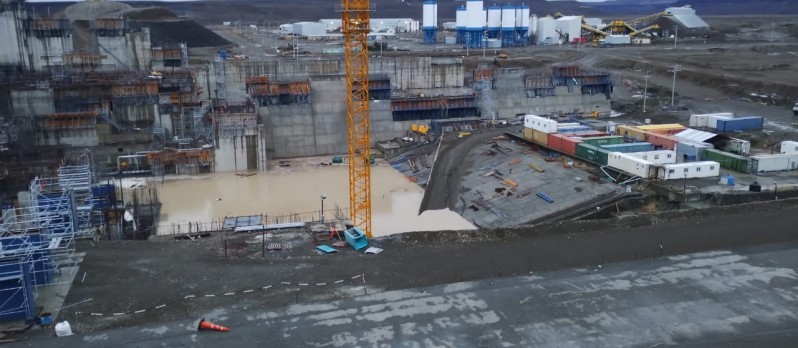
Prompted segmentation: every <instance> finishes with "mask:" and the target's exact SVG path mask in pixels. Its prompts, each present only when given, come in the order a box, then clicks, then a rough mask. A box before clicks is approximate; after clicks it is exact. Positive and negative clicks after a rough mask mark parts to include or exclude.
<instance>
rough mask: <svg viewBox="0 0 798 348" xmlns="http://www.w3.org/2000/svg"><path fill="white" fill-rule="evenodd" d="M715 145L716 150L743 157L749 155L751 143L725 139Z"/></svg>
mask: <svg viewBox="0 0 798 348" xmlns="http://www.w3.org/2000/svg"><path fill="white" fill-rule="evenodd" d="M716 145H718V147H717V148H718V149H720V150H723V151H726V152H731V153H736V154H738V155H743V156H747V155H750V154H751V142H750V141H748V140H742V139H736V138H726V139H721V140H720V141H718V142H717V143H716Z"/></svg>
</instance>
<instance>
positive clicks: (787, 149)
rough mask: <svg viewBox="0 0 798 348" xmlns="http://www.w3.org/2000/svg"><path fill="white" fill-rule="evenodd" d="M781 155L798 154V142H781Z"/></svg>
mask: <svg viewBox="0 0 798 348" xmlns="http://www.w3.org/2000/svg"><path fill="white" fill-rule="evenodd" d="M780 152H781V153H798V141H791V140H785V141H782V142H781V151H780Z"/></svg>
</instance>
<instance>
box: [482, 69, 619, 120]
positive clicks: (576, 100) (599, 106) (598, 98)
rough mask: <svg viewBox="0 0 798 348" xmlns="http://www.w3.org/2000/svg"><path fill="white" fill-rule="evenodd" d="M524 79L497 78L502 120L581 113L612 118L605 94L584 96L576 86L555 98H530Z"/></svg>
mask: <svg viewBox="0 0 798 348" xmlns="http://www.w3.org/2000/svg"><path fill="white" fill-rule="evenodd" d="M523 79H524V76H523V74H521V73H514V74H500V75H498V76H497V78H496V89H495V90H494V91H493V93H494V95H496V100H495V105H496V111H497V113H498V116H499V118H512V117H514V116H515V115H523V114H535V115H551V114H561V115H564V114H570V113H573V112H574V110H579V113H580V114H583V115H584V114H589V113H592V112H593V111H598V112H599V113H600V114H601V115H608V114H609V113H610V111H611V109H610V100H609V99H607V98H606V97H605V96H604V95H603V94H597V95H586V94H582V92H581V88H580V86H575V87H574V89H573V92H569V91H568V87H565V86H560V87H556V89H555V94H556V95H555V96H551V97H535V98H529V97H527V94H526V90H525V88H524V80H523Z"/></svg>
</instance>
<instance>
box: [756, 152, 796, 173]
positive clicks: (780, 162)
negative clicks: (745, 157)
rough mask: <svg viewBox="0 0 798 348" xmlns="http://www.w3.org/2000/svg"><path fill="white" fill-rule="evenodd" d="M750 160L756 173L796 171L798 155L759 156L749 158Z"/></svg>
mask: <svg viewBox="0 0 798 348" xmlns="http://www.w3.org/2000/svg"><path fill="white" fill-rule="evenodd" d="M751 158H752V159H753V160H754V171H755V172H756V173H764V172H780V171H783V170H796V169H798V154H792V153H788V154H778V155H761V156H751Z"/></svg>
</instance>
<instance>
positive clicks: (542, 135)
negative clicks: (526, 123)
mask: <svg viewBox="0 0 798 348" xmlns="http://www.w3.org/2000/svg"><path fill="white" fill-rule="evenodd" d="M532 141H534V142H536V143H538V144H540V145H543V146H547V145H548V144H549V134H548V133H546V132H541V131H539V130H536V129H533V130H532Z"/></svg>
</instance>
